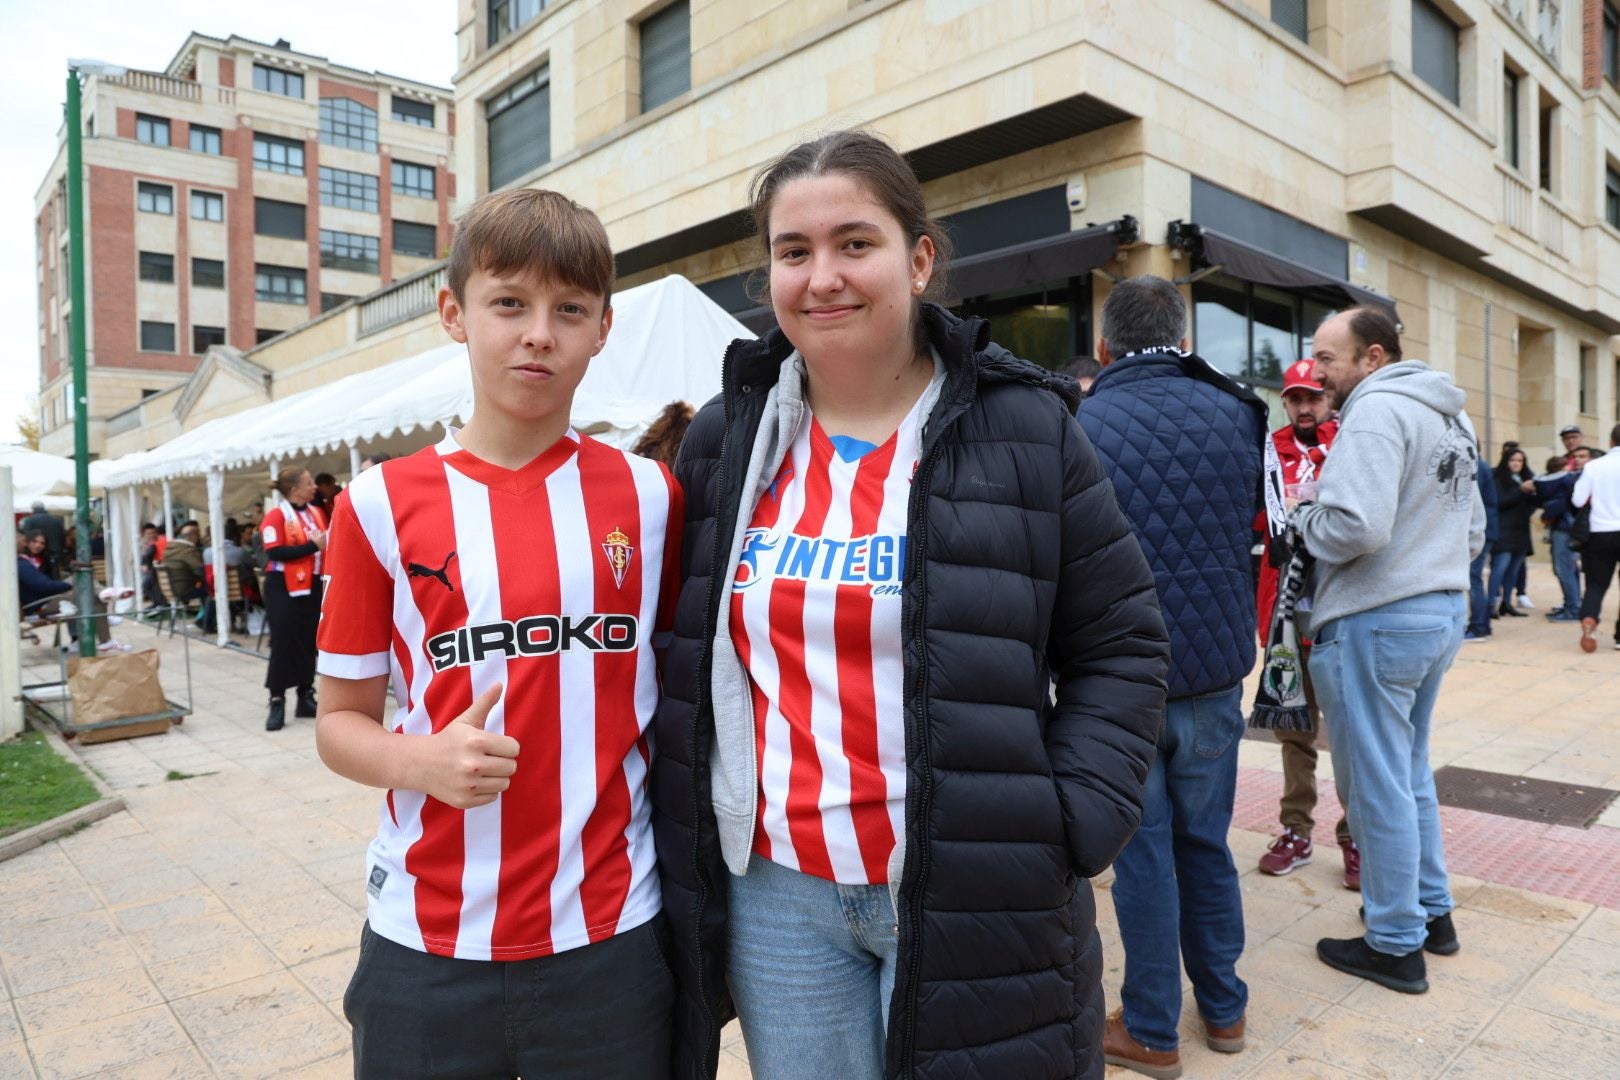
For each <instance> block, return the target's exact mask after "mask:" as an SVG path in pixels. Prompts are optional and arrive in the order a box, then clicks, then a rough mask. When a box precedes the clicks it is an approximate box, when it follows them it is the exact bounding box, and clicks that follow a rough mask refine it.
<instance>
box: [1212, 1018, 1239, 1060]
mask: <svg viewBox="0 0 1620 1080" xmlns="http://www.w3.org/2000/svg"><path fill="white" fill-rule="evenodd" d="M1243 1021H1244V1017H1241V1016H1240V1017H1238V1018H1237V1023H1235V1024H1233V1025H1232V1026H1230V1027H1215V1026H1214V1025H1213V1024H1211V1023H1210V1022H1209V1021H1208V1020H1205V1021H1204V1045H1205V1046H1208V1047H1209V1048H1210V1049H1211V1050H1214V1051H1215V1052H1216V1053H1219V1054H1240V1053H1242V1052H1243Z"/></svg>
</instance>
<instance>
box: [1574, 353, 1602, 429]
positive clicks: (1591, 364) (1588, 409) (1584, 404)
mask: <svg viewBox="0 0 1620 1080" xmlns="http://www.w3.org/2000/svg"><path fill="white" fill-rule="evenodd" d="M1596 382H1597V350H1596V349H1595V348H1593V347H1592V346H1590V345H1582V346H1581V371H1580V378H1579V381H1578V383H1577V386H1578V388H1579V392H1578V393H1577V395H1576V397H1577V399H1578V400H1577V401H1576V405H1577V406H1578V407H1579V410H1580V413H1581V415H1582V416H1596V415H1597V409H1596V405H1597V400H1596V397H1595V395H1594V390H1595V389H1596V388H1595V387H1594V385H1593V384H1594V383H1596Z"/></svg>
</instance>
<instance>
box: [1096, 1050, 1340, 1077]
mask: <svg viewBox="0 0 1620 1080" xmlns="http://www.w3.org/2000/svg"><path fill="white" fill-rule="evenodd" d="M1108 1072H1109V1075H1110V1076H1114V1075H1115V1074H1116V1072H1117V1074H1118V1076H1120V1077H1126V1076H1132V1075H1134V1074H1132V1073H1129V1072H1126V1071H1124V1070H1115V1069H1112V1068H1110V1069H1109V1070H1108ZM1364 1075H1365V1074H1363V1073H1358V1072H1351V1071H1350V1070H1349V1069H1341V1068H1339V1067H1338V1066H1337V1065H1329V1064H1328V1063H1327V1062H1325V1061H1313V1060H1312V1059H1310V1058H1308V1057H1305V1056H1304V1055H1302V1054H1299V1053H1296V1052H1293V1051H1291V1050H1289V1049H1288V1048H1287V1047H1286V1046H1285V1047H1282V1048H1280V1049H1278V1050H1274V1051H1273V1052H1272V1053H1270V1054H1268V1055H1266V1056H1265V1057H1264V1058H1262V1059H1261V1060H1260V1062H1259V1064H1257V1065H1256V1066H1255V1067H1254V1071H1253V1072H1251V1073H1249V1076H1251V1077H1253V1078H1254V1080H1361V1078H1362V1077H1363V1076H1364Z"/></svg>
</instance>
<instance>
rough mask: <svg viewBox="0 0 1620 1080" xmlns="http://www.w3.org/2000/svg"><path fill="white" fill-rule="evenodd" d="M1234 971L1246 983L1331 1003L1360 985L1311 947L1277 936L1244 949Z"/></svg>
mask: <svg viewBox="0 0 1620 1080" xmlns="http://www.w3.org/2000/svg"><path fill="white" fill-rule="evenodd" d="M1238 974H1239V975H1241V976H1242V977H1243V981H1244V982H1247V983H1248V984H1249V985H1250V986H1261V985H1263V986H1274V987H1277V988H1279V989H1282V990H1284V991H1300V992H1302V993H1306V994H1309V995H1311V996H1312V997H1317V998H1321V999H1323V1000H1326V1001H1335V1002H1336V1001H1339V1000H1340V999H1342V998H1343V997H1344V996H1345V995H1346V994H1348V993H1350V991H1352V990H1354V989H1355V988H1356V987H1357V986H1359V985H1361V980H1360V979H1358V978H1356V977H1355V976H1354V975H1346V974H1345V973H1344V972H1342V971H1336V970H1334V969H1333V968H1330V967H1328V966H1327V965H1326V964H1324V963H1322V961H1320V960H1318V959H1317V958H1316V950H1315V948H1314V947H1312V946H1306V945H1302V944H1299V943H1297V942H1292V941H1288V940H1285V939H1283V938H1280V937H1278V938H1272V939H1271V940H1270V941H1267V942H1264V943H1263V944H1261V945H1260V946H1259V947H1257V948H1254V949H1250V950H1248V951H1246V952H1245V953H1244V954H1243V956H1242V958H1241V959H1239V960H1238Z"/></svg>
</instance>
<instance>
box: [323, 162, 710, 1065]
mask: <svg viewBox="0 0 1620 1080" xmlns="http://www.w3.org/2000/svg"><path fill="white" fill-rule="evenodd" d="M612 284H613V254H612V249H611V248H610V247H609V245H608V238H607V234H606V232H605V231H604V230H603V228H602V224H601V222H600V221H598V220H597V218H596V216H595V215H594V214H592V213H591V212H590V211H589V210H586V209H585V208H583V207H581V206H578V205H577V204H575V203H573V202H571V201H570V200H569V199H567V198H565V197H564V196H562V195H559V194H557V193H555V192H548V191H536V190H522V191H508V192H503V193H500V194H497V195H490V196H486V197H485V198H483V199H480V200H479V201H478V202H477V203H475V204H474V206H473V208H472V209H471V210H470V211H469V212H468V214H467V216H466V218H465V219H463V221H462V223H461V226H460V228H459V229H458V230H457V232H456V238H455V242H454V245H453V247H452V249H451V254H450V263H449V269H448V286H447V287H446V288H445V289H443V290H441V291H440V294H439V312H440V317H441V321H442V322H443V324H444V327H445V329H446V331H447V332H448V333H449V334H450V336H451V337H452V338H454V339H455V340H457V341H460V342H464V343H466V345H467V351H468V356H469V358H470V361H471V365H472V378H473V392H474V411H473V417H472V419H471V420H470V421H469V422H468V423H467V426H466V427H464V428H462V429H461V430H459V431H455V430H452V431H449V432H448V433H447V434H446V436H445V438H444V439H443V440H442V441H441V442H440V443H439V444H438V445H437V446H434V447H430V448H428V449H426V450H423V451H421V452H419V453H417V454H414V455H411V456H410V457H406V458H400V459H396V460H393V461H389V462H386V463H384V464H383V465H381V466H379V467H377V468H374V469H370V470H368V471H366V472H365V473H363V474H361V475H360V476H358V477H356V478H355V480H354V482H353V483H352V484H351V485H350V486H349V488H348V490H347V491H346V492H344V494H343V495H342V496H340V497H339V498H338V500H337V505H336V509H335V513H334V516H333V521H332V527H331V536H332V543H331V547H330V549H329V550H330V552H331V557H330V558H329V561H328V564H327V566H328V573H329V574H330V583H329V585H328V588H327V592H326V597H325V603H324V605H323V611H322V622H321V628H320V633H319V639H318V643H319V647H320V660H319V670H320V674H321V694H320V709H321V712H320V717H319V719H318V724H317V743H318V746H319V749H320V753H321V758H322V760H323V761H325V762H326V763H327V765H328V766H329V767H331V768H332V769H333V770H334V771H335V772H337V773H339V774H341V775H343V776H346V777H349V778H350V779H352V780H356V781H359V782H360V783H363V784H367V785H370V786H373V787H378V788H384V789H386V790H387V796H386V799H385V801H384V805H383V807H382V811H381V814H380V820H379V824H378V829H377V835H376V838H375V839H374V840H373V841H372V842H371V846H370V850H369V852H368V858H367V867H366V873H367V879H366V888H367V892H368V894H369V905H368V911H367V924H366V929H365V931H364V933H363V936H362V939H361V949H360V962H359V965H358V967H357V969H356V971H355V973H354V977H353V979H352V981H351V982H350V984H349V988H348V992H347V994H346V995H345V996H344V1012H345V1015H346V1016H347V1017H348V1019H349V1021H350V1023H351V1024H352V1026H353V1032H354V1053H355V1074H356V1076H358V1077H373V1076H375V1077H389V1078H394V1077H414V1076H423V1077H426V1076H476V1077H485V1076H490V1077H496V1076H517V1075H522V1076H546V1077H593V1078H595V1077H626V1078H629V1077H635V1078H638V1080H639V1078H642V1077H661V1076H665V1075H667V1074H668V1071H669V1040H670V1010H671V1007H672V1003H673V997H674V988H673V984H672V980H671V977H670V973H669V968H668V965H667V964H666V963H665V961H664V955H665V948H666V943H665V942H664V941H663V940H662V939H663V937H664V935H665V934H666V933H667V931H666V929H665V927H664V924H663V916H662V914H661V901H660V896H659V886H658V877H657V874H656V871H655V867H654V864H653V848H652V837H651V834H650V830H649V823H648V813H649V811H648V803H647V799H646V792H645V785H646V775H647V766H648V760H649V753H650V748H649V746H648V744H647V739H646V736H645V729H646V726H647V722H648V720H649V719H650V718H651V716H652V712H653V707H654V705H655V704H656V702H657V698H658V681H657V674H656V671H655V668H654V657H653V651H652V646H653V640H652V639H653V634H654V632H655V630H657V629H661V623H660V615H661V608H667V605H665V604H663V603H662V602H663V600H664V589H665V584H666V582H668V583H670V584H673V583H674V582H675V579H676V575H675V573H674V572H673V571H672V570H668V569H667V567H668V566H670V565H673V561H674V560H675V559H676V558H678V555H679V548H680V534H679V528H680V525H679V522H680V521H681V505H680V504H681V498H680V493H679V491H678V489H677V488H676V486H675V483H674V481H673V479H672V478H671V476H670V473H669V471H668V470H667V469H666V468H664V467H663V466H662V465H660V464H658V463H656V462H653V461H649V460H646V459H643V458H636V457H632V456H631V455H629V454H626V453H623V452H621V451H619V450H615V449H613V448H611V447H608V446H605V445H603V444H601V443H598V442H596V441H595V440H593V439H590V438H587V437H584V436H581V435H579V434H578V433H577V432H575V431H574V430H573V429H572V428H571V427H570V426H569V422H568V417H569V410H570V407H571V405H572V401H573V396H574V390H575V388H576V387H577V386H578V384H579V381H580V379H581V377H582V376H583V375H584V373H585V369H586V367H587V365H588V364H589V362H590V360H591V358H592V357H593V356H594V355H596V353H597V352H598V351H599V350H600V349H601V348H602V345H603V343H604V342H605V341H606V339H607V335H608V331H609V329H610V328H611V326H612V323H613V311H612V308H611V307H610V305H609V297H610V292H611V289H612ZM390 676H392V678H393V684H394V685H395V686H396V687H398V688H399V689H398V692H397V693H398V696H397V702H396V707H395V708H393V709H392V710H391V712H390V711H386V710H385V706H386V700H385V699H386V696H387V692H388V687H389V681H390ZM627 1023H628V1027H627ZM626 1030H631V1031H633V1032H634V1037H632V1038H622V1037H618V1036H610V1035H609V1033H610V1032H620V1033H622V1032H624V1031H626Z"/></svg>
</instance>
